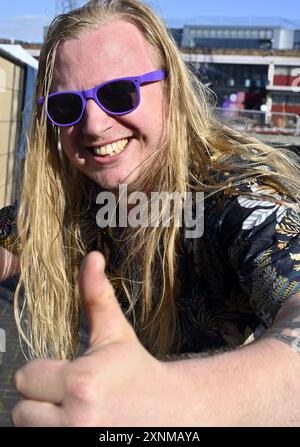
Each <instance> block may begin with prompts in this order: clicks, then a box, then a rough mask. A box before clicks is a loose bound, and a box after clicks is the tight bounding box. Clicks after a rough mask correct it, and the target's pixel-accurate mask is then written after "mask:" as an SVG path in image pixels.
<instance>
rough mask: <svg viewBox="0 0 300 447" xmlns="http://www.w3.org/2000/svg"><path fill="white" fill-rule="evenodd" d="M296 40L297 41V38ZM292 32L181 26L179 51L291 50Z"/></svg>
mask: <svg viewBox="0 0 300 447" xmlns="http://www.w3.org/2000/svg"><path fill="white" fill-rule="evenodd" d="M297 38H298V37H297ZM294 42H295V30H293V29H286V28H282V27H277V26H276V27H275V26H273V27H267V26H215V25H214V26H212V25H210V26H209V25H206V26H195V25H185V26H184V28H183V32H182V41H181V46H182V47H183V48H210V49H213V48H231V49H234V48H240V49H274V50H290V49H294Z"/></svg>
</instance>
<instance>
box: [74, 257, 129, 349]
mask: <svg viewBox="0 0 300 447" xmlns="http://www.w3.org/2000/svg"><path fill="white" fill-rule="evenodd" d="M78 283H79V290H80V294H81V297H82V300H83V304H84V306H85V309H86V313H87V318H88V323H89V346H90V347H91V346H95V345H102V344H108V343H112V342H115V341H120V340H122V339H125V338H128V337H129V336H133V335H134V331H133V328H132V327H131V326H130V324H129V323H128V321H127V320H126V318H125V316H124V314H123V312H122V309H121V307H120V305H119V303H118V301H117V298H116V296H115V292H114V289H113V287H112V285H111V283H110V282H109V280H108V278H107V276H106V274H105V260H104V257H103V255H102V254H100V253H99V252H96V251H94V252H91V253H89V254H88V255H87V257H86V258H85V260H84V262H83V264H82V266H81V269H80V273H79V280H78Z"/></svg>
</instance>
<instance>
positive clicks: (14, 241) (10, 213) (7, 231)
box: [0, 202, 20, 256]
mask: <svg viewBox="0 0 300 447" xmlns="http://www.w3.org/2000/svg"><path fill="white" fill-rule="evenodd" d="M16 218H17V203H16V202H15V203H14V204H13V205H10V206H6V207H4V208H1V209H0V246H1V247H3V248H5V249H6V250H8V251H10V252H11V253H13V254H14V255H15V256H19V254H20V244H19V241H18V232H17V225H16Z"/></svg>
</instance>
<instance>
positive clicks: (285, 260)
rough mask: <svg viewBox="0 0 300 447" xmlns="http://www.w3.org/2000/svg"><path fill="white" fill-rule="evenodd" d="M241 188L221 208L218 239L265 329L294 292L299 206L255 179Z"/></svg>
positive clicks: (298, 284) (298, 277)
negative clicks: (252, 195)
mask: <svg viewBox="0 0 300 447" xmlns="http://www.w3.org/2000/svg"><path fill="white" fill-rule="evenodd" d="M242 189H243V190H242V191H240V192H239V193H238V194H237V195H236V197H235V198H234V199H232V198H231V200H228V201H227V202H226V203H225V206H224V207H223V211H222V217H221V219H220V227H219V228H220V235H221V237H220V241H221V242H220V243H221V246H222V249H223V253H224V251H225V255H226V258H227V259H228V261H229V263H230V265H231V267H232V268H233V269H234V271H235V272H236V273H237V275H238V278H239V283H240V285H241V287H242V289H243V290H244V291H245V293H246V294H247V295H248V296H249V298H250V303H251V306H252V307H253V309H254V310H255V312H256V314H257V315H258V317H259V318H260V319H261V321H262V323H263V324H264V325H265V326H267V327H268V326H270V325H271V324H272V321H273V320H274V318H275V316H276V314H277V312H278V310H279V309H280V307H281V305H282V304H283V302H285V301H286V300H287V299H289V298H290V297H291V296H292V295H294V294H295V293H296V292H299V291H300V213H299V207H297V206H296V204H291V205H290V206H289V205H287V204H286V201H283V200H282V199H283V195H281V194H280V193H279V192H278V191H277V190H275V189H273V188H271V187H270V186H267V185H261V184H258V183H257V182H256V181H252V182H249V184H248V185H247V186H245V188H242ZM249 192H250V193H255V194H258V195H259V198H253V197H251V196H250V195H248V194H249ZM247 193H248V194H247ZM266 195H268V196H270V195H271V196H272V198H274V201H272V200H271V199H270V198H266ZM260 197H261V199H260Z"/></svg>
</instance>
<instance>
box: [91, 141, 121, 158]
mask: <svg viewBox="0 0 300 447" xmlns="http://www.w3.org/2000/svg"><path fill="white" fill-rule="evenodd" d="M128 142H129V139H128V138H125V139H123V140H119V141H116V142H115V143H112V144H107V145H106V146H97V147H96V146H95V147H90V148H89V149H90V150H91V151H92V153H93V154H94V155H97V156H98V157H99V156H100V157H106V156H108V157H111V156H113V155H116V154H119V153H120V152H122V151H123V150H124V149H125V147H126V146H127V144H128Z"/></svg>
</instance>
